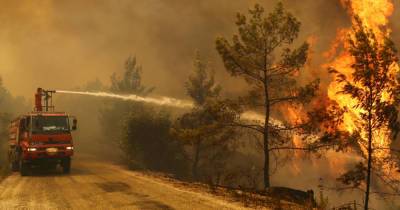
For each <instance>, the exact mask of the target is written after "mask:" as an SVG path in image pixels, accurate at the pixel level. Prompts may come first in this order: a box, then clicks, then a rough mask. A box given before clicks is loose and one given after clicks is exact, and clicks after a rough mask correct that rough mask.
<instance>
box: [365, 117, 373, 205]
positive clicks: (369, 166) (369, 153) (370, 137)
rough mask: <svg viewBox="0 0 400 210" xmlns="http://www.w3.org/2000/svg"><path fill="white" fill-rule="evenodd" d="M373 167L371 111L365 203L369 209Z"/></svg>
mask: <svg viewBox="0 0 400 210" xmlns="http://www.w3.org/2000/svg"><path fill="white" fill-rule="evenodd" d="M371 167H372V113H371V111H370V113H369V119H368V166H367V180H366V181H367V186H366V188H367V189H366V190H365V205H364V209H365V210H368V202H369V189H370V185H371Z"/></svg>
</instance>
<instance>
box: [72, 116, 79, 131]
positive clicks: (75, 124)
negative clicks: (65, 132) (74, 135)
mask: <svg viewBox="0 0 400 210" xmlns="http://www.w3.org/2000/svg"><path fill="white" fill-rule="evenodd" d="M77 128H78V120H77V119H76V118H74V119H73V120H72V130H73V131H75V130H76V129H77Z"/></svg>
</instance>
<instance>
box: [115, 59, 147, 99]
mask: <svg viewBox="0 0 400 210" xmlns="http://www.w3.org/2000/svg"><path fill="white" fill-rule="evenodd" d="M110 90H111V91H112V92H114V93H124V94H137V95H147V94H149V93H151V92H152V91H153V90H154V88H153V87H150V88H148V87H145V86H143V84H142V67H141V66H140V65H138V64H137V61H136V57H132V56H130V57H128V59H127V60H126V61H125V71H124V74H123V76H122V78H120V77H118V76H117V74H116V73H114V74H112V75H111V88H110Z"/></svg>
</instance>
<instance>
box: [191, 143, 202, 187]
mask: <svg viewBox="0 0 400 210" xmlns="http://www.w3.org/2000/svg"><path fill="white" fill-rule="evenodd" d="M194 149H195V155H194V158H193V165H192V177H193V179H194V180H197V167H198V164H199V156H200V140H199V139H198V140H197V141H196V143H195V145H194Z"/></svg>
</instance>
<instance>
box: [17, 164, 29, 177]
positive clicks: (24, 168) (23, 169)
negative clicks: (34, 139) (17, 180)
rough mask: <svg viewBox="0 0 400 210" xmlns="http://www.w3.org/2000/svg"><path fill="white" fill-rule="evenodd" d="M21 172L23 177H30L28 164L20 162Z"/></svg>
mask: <svg viewBox="0 0 400 210" xmlns="http://www.w3.org/2000/svg"><path fill="white" fill-rule="evenodd" d="M19 172H20V174H21V176H28V172H29V165H28V164H27V163H24V162H22V161H20V166H19Z"/></svg>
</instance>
